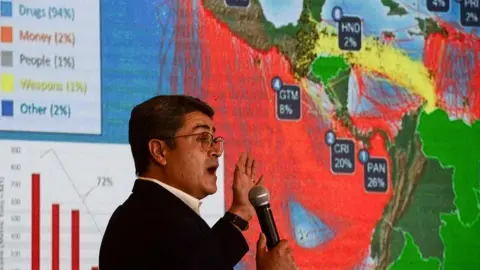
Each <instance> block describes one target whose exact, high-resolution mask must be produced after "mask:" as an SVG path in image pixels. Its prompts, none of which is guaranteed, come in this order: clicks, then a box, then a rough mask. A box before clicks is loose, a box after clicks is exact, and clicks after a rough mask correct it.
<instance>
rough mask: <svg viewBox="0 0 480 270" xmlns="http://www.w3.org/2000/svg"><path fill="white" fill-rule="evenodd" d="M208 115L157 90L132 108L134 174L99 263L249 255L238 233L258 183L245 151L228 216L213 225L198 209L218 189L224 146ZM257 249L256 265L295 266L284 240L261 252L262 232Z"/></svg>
mask: <svg viewBox="0 0 480 270" xmlns="http://www.w3.org/2000/svg"><path fill="white" fill-rule="evenodd" d="M213 115H214V111H213V109H212V108H211V107H210V106H209V105H208V104H206V103H204V102H203V101H201V100H199V99H196V98H193V97H188V96H180V95H178V96H157V97H154V98H151V99H149V100H147V101H145V102H143V103H142V104H140V105H138V106H136V107H135V108H134V109H133V110H132V114H131V118H130V123H129V142H130V146H131V150H132V155H133V159H134V162H135V170H136V173H137V176H138V179H137V180H136V181H135V184H134V187H133V191H132V194H131V195H130V197H129V198H128V199H127V200H126V201H125V202H124V203H123V204H122V205H120V206H119V207H118V208H117V209H116V210H115V212H114V213H113V215H112V217H111V218H110V221H109V223H108V226H107V229H106V231H105V234H104V236H103V240H102V244H101V248H100V262H99V264H100V265H99V268H100V269H101V270H113V269H115V270H118V269H129V270H144V269H145V270H146V269H168V270H174V269H185V270H196V269H199V270H200V269H202V270H216V269H233V266H235V265H236V264H237V263H238V262H239V261H240V260H241V258H242V257H243V256H244V255H245V254H246V252H247V251H248V245H247V242H246V240H245V238H244V236H243V234H242V233H243V232H244V231H246V230H247V229H248V222H249V221H250V220H251V219H252V217H253V215H254V214H255V210H254V209H253V207H252V205H251V204H250V202H249V201H248V192H249V190H250V189H251V188H252V186H253V185H255V184H258V183H259V182H261V179H260V180H259V181H256V175H255V174H256V172H255V161H254V160H253V158H252V157H251V156H250V155H248V156H246V155H242V156H241V157H240V158H239V160H238V163H237V164H236V169H235V173H234V180H233V187H232V188H233V203H232V206H231V207H230V209H229V211H227V213H226V214H225V216H224V217H223V218H221V219H220V220H218V222H217V223H216V224H215V225H214V226H213V227H212V228H210V227H209V226H208V224H207V223H206V222H205V221H204V220H203V219H202V218H201V217H200V215H199V208H200V205H201V202H200V200H201V199H203V198H205V197H206V196H208V195H211V194H214V193H215V192H216V191H217V185H216V180H217V178H216V175H215V172H216V170H217V168H218V158H219V157H220V156H221V155H222V153H223V139H222V137H215V135H214V134H215V127H214V124H213V119H212V118H213ZM257 249H258V250H257V267H258V269H261V270H267V269H268V270H270V269H294V268H289V267H294V263H293V259H292V256H291V254H290V250H289V248H288V244H287V243H286V241H281V243H280V244H279V245H278V246H277V247H276V248H274V249H272V250H269V251H266V248H265V239H264V236H260V239H259V242H258V245H257ZM279 265H281V266H282V267H287V268H279V267H278V266H279Z"/></svg>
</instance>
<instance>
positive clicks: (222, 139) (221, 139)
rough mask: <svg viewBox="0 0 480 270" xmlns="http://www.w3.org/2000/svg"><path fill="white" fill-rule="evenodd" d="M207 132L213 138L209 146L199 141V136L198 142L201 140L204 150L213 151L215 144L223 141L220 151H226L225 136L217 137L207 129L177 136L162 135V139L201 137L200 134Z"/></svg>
mask: <svg viewBox="0 0 480 270" xmlns="http://www.w3.org/2000/svg"><path fill="white" fill-rule="evenodd" d="M205 134H208V135H209V137H210V138H211V140H210V142H209V146H208V147H207V148H206V147H205V146H204V142H202V141H198V140H199V138H197V142H200V144H201V145H202V148H203V150H205V151H212V150H214V145H215V144H216V143H219V142H221V143H222V145H221V149H220V150H221V151H220V153H223V151H224V147H223V144H224V142H225V138H223V137H222V136H217V137H215V136H213V134H212V133H210V132H206V131H204V132H198V133H192V134H184V135H177V136H165V137H161V138H160V139H164V140H169V139H176V138H187V137H191V136H199V137H200V136H202V135H205ZM219 139H220V141H218V140H219Z"/></svg>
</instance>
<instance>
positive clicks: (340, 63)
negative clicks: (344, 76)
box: [312, 56, 349, 86]
mask: <svg viewBox="0 0 480 270" xmlns="http://www.w3.org/2000/svg"><path fill="white" fill-rule="evenodd" d="M348 68H349V65H348V64H347V62H346V61H345V59H344V58H343V57H341V56H320V57H318V58H317V59H315V61H314V62H313V64H312V73H313V75H314V76H315V77H317V78H318V79H320V80H321V81H322V83H323V85H324V86H328V83H329V82H330V80H331V79H333V78H335V77H337V76H338V74H340V72H342V71H345V70H347V69H348Z"/></svg>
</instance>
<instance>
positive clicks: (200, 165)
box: [165, 112, 221, 199]
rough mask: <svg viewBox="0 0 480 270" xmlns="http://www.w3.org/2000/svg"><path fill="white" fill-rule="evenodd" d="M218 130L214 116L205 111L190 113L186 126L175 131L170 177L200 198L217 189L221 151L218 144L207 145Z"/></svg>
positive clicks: (168, 166)
mask: <svg viewBox="0 0 480 270" xmlns="http://www.w3.org/2000/svg"><path fill="white" fill-rule="evenodd" d="M214 132H215V128H214V126H213V120H212V119H211V118H210V117H208V116H207V115H205V114H203V113H201V112H192V113H189V114H186V115H185V116H184V125H183V127H182V128H181V129H180V130H178V131H177V134H175V136H176V137H177V138H175V145H176V147H175V149H173V150H168V151H167V155H166V161H167V162H166V165H165V170H166V173H167V177H168V178H169V181H172V183H174V184H175V185H177V186H178V187H179V188H180V189H182V190H183V191H185V192H187V193H189V194H190V195H192V196H194V197H196V198H198V199H203V198H204V197H206V196H208V195H211V194H214V193H215V192H216V191H217V176H216V174H215V173H216V169H217V168H218V162H219V161H218V158H219V157H220V155H221V152H220V151H219V150H218V149H219V148H218V147H214V146H212V148H208V147H205V145H206V144H208V141H209V140H210V138H211V137H210V135H209V134H212V135H214ZM193 134H197V135H193ZM187 135H188V136H187ZM189 135H191V136H189ZM179 136H180V137H179ZM202 142H203V143H202ZM205 142H207V143H205Z"/></svg>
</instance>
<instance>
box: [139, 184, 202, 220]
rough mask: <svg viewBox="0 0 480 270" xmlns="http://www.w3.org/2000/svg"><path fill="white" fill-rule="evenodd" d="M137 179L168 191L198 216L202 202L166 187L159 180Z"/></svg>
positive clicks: (168, 186)
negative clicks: (152, 183)
mask: <svg viewBox="0 0 480 270" xmlns="http://www.w3.org/2000/svg"><path fill="white" fill-rule="evenodd" d="M137 178H138V179H140V180H145V181H150V182H154V183H157V184H158V185H160V186H162V187H163V188H165V189H166V190H168V191H170V192H171V193H172V194H173V195H175V196H176V197H178V198H179V199H180V200H182V201H183V202H184V203H185V204H186V205H188V206H189V207H190V208H192V210H193V211H195V212H196V213H197V214H198V215H200V206H201V205H202V202H201V201H200V200H199V199H197V198H195V197H193V196H192V195H190V194H187V193H185V192H183V191H181V190H179V189H178V188H174V187H172V186H170V185H167V184H165V183H163V182H162V181H160V180H157V179H154V178H148V177H137Z"/></svg>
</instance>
